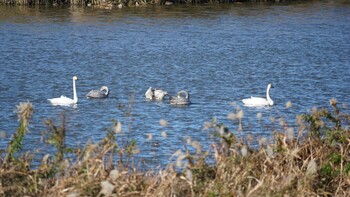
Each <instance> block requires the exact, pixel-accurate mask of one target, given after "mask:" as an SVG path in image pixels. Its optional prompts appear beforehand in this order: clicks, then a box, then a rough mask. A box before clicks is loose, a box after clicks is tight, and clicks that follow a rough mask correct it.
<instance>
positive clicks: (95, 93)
mask: <svg viewBox="0 0 350 197" xmlns="http://www.w3.org/2000/svg"><path fill="white" fill-rule="evenodd" d="M108 95H109V90H108V87H107V86H102V87H101V88H100V90H91V91H90V92H89V93H87V94H86V98H89V99H90V98H107V97H108Z"/></svg>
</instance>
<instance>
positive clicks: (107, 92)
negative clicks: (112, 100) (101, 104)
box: [105, 87, 109, 96]
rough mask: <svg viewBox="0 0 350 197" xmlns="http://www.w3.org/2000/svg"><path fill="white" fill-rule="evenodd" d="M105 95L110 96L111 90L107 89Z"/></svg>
mask: <svg viewBox="0 0 350 197" xmlns="http://www.w3.org/2000/svg"><path fill="white" fill-rule="evenodd" d="M105 95H106V96H108V95H109V89H108V88H107V87H106V92H105Z"/></svg>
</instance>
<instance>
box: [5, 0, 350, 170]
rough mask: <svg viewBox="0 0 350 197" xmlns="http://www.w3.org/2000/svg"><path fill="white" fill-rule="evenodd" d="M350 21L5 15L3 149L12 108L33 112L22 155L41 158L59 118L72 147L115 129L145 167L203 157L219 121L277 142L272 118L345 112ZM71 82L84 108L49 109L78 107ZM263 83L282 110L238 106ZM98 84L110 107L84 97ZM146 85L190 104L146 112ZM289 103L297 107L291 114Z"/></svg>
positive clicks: (342, 13) (304, 15) (154, 10)
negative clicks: (189, 148) (199, 149)
mask: <svg viewBox="0 0 350 197" xmlns="http://www.w3.org/2000/svg"><path fill="white" fill-rule="evenodd" d="M349 16H350V4H349V3H348V2H346V1H344V2H332V1H330V2H313V3H294V4H233V5H215V6H211V5H205V6H191V7H187V6H171V7H159V6H158V7H157V6H155V7H142V8H125V9H124V8H123V9H112V10H104V9H96V8H80V7H68V8H67V7H63V8H50V7H34V8H28V7H0V37H1V45H0V59H1V60H2V61H1V68H0V69H1V72H0V105H1V112H0V114H1V117H0V131H5V132H6V137H5V138H3V137H2V138H1V139H0V149H4V148H5V147H6V145H7V143H8V141H9V139H10V134H13V133H14V132H15V130H16V127H17V124H18V123H17V122H16V115H15V113H14V112H13V111H14V109H15V105H17V104H18V103H19V102H24V101H30V102H32V103H33V105H34V108H35V112H34V117H33V119H32V122H31V126H30V133H29V134H28V136H27V137H26V141H25V149H27V150H33V149H35V148H38V147H41V148H40V149H41V150H39V152H41V153H42V152H43V151H44V150H43V149H44V148H46V147H43V143H42V142H41V141H40V139H41V133H42V132H43V131H45V130H46V129H47V128H46V127H45V125H44V123H43V121H44V120H45V119H47V118H53V119H54V120H55V121H56V122H57V124H59V116H60V114H61V113H62V112H64V113H65V114H66V116H67V132H68V133H67V143H68V145H69V146H74V147H75V146H78V145H84V144H85V143H86V142H87V140H88V139H91V140H93V141H94V142H97V141H98V140H100V139H102V138H103V137H105V136H106V132H107V130H109V129H113V128H112V127H113V122H114V121H120V122H121V123H122V131H123V132H124V134H125V135H124V137H127V138H128V139H135V140H136V141H137V144H138V146H139V147H140V149H141V153H140V154H139V155H138V158H140V159H143V160H145V161H146V162H150V165H151V166H155V165H157V164H158V163H162V164H165V163H167V162H169V158H170V156H171V155H172V154H173V153H174V152H175V151H176V150H178V149H183V148H184V145H186V144H187V142H188V140H189V139H191V140H192V141H199V142H201V143H202V144H203V145H204V146H203V147H204V148H208V146H209V145H210V144H211V143H213V140H214V139H213V138H212V137H211V134H210V133H209V132H208V131H207V130H204V129H203V125H204V123H205V122H206V121H212V120H213V119H214V118H216V119H217V121H218V122H222V123H224V124H225V125H227V126H228V128H229V129H230V130H232V131H233V132H235V133H237V135H239V136H241V135H243V136H244V135H247V134H252V135H253V136H254V137H255V138H256V139H257V138H259V137H261V136H270V135H271V133H272V132H273V130H274V129H278V128H280V126H279V123H278V121H276V122H271V121H270V119H271V118H270V117H275V118H279V117H280V116H283V117H285V118H286V119H287V122H288V124H290V125H293V124H295V123H294V122H295V121H294V120H295V115H296V114H299V113H304V112H307V110H309V109H311V108H312V107H313V106H326V105H328V102H329V99H331V98H333V97H334V98H336V99H338V101H339V102H340V103H347V104H348V103H349V101H350V99H349V95H348V94H349V88H348V87H349V84H350V57H349V54H350V35H349V33H348V32H349V31H350V17H349ZM73 75H77V76H78V78H79V80H78V81H77V92H78V97H79V103H78V104H77V105H76V107H75V108H72V107H60V106H52V105H51V104H50V103H49V102H48V101H47V99H48V98H54V97H58V96H60V95H62V94H63V95H65V96H68V97H70V98H72V97H73V93H72V84H71V78H72V76H73ZM268 83H273V85H274V87H275V88H274V89H272V90H271V93H270V94H271V97H272V99H273V100H274V101H275V103H276V105H275V106H273V107H267V108H249V107H245V106H243V105H242V103H241V99H243V98H247V97H250V96H264V95H265V91H266V85H267V84H268ZM102 85H107V86H108V87H109V89H110V90H111V93H110V96H109V98H107V99H104V100H88V99H86V98H85V95H86V93H87V92H89V91H90V90H92V89H98V88H99V87H101V86H102ZM150 86H152V87H159V88H162V89H164V90H166V91H167V92H168V93H170V94H171V95H176V93H177V92H178V91H180V90H187V91H189V93H190V95H191V102H192V105H190V106H188V107H174V106H170V105H169V103H168V101H167V100H166V101H163V102H149V101H147V100H146V99H145V98H144V93H145V92H146V90H147V89H148V87H150ZM131 98H133V99H131ZM288 101H291V103H292V107H291V108H288V109H286V107H285V105H286V103H287V102H288ZM130 106H131V108H130ZM236 108H240V109H243V111H244V115H243V131H238V129H239V125H238V123H237V122H236V121H232V120H229V119H228V117H227V116H228V114H230V113H236ZM130 110H131V116H129V112H130ZM260 117H261V119H262V121H261V122H260V121H259V119H260ZM160 120H165V121H167V123H168V124H167V125H161V124H160ZM2 133H3V132H2ZM150 135H151V136H152V138H150V137H149V136H150ZM1 136H3V134H2V135H1ZM118 137H119V138H121V137H123V136H118ZM45 151H46V150H45Z"/></svg>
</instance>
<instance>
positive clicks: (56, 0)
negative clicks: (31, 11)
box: [0, 0, 293, 8]
mask: <svg viewBox="0 0 350 197" xmlns="http://www.w3.org/2000/svg"><path fill="white" fill-rule="evenodd" d="M286 1H293V0H0V5H1V4H5V5H54V6H57V5H82V6H94V5H97V6H108V7H113V6H116V7H119V8H121V7H123V6H130V7H133V6H147V5H172V4H205V3H244V2H274V3H277V2H278V3H279V2H286Z"/></svg>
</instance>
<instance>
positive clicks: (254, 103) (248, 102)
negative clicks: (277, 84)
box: [242, 84, 274, 106]
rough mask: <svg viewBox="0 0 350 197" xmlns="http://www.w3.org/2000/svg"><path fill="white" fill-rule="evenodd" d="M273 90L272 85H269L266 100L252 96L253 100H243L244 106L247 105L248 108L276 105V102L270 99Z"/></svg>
mask: <svg viewBox="0 0 350 197" xmlns="http://www.w3.org/2000/svg"><path fill="white" fill-rule="evenodd" d="M271 88H273V86H272V84H268V85H267V90H266V98H262V97H253V96H252V97H251V98H247V99H243V100H242V102H243V103H244V105H247V106H267V105H274V102H273V100H272V99H271V97H270V89H271Z"/></svg>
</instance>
